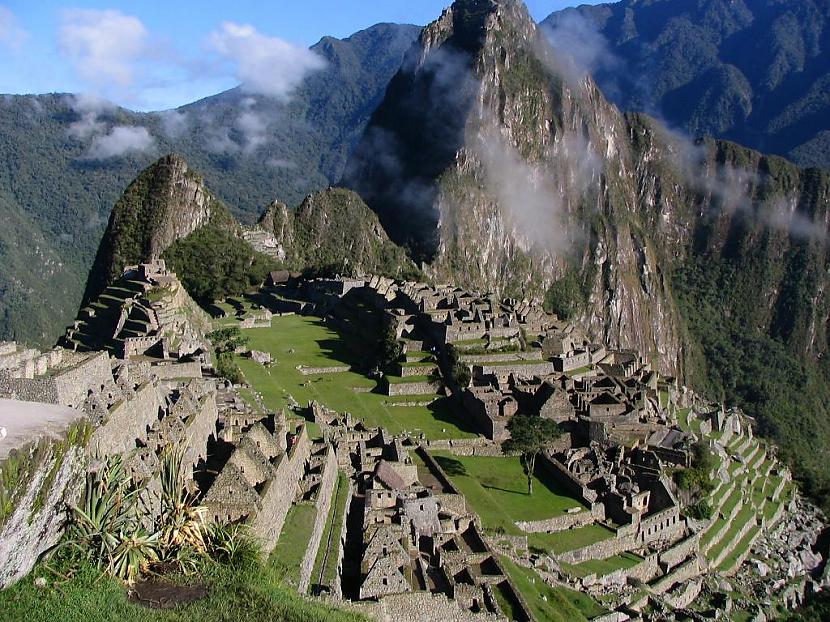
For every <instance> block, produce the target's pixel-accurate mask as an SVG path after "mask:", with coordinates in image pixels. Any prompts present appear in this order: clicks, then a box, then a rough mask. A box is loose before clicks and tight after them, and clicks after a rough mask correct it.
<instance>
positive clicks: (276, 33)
mask: <svg viewBox="0 0 830 622" xmlns="http://www.w3.org/2000/svg"><path fill="white" fill-rule="evenodd" d="M450 2H451V0H381V1H380V2H370V1H367V0H301V1H299V2H298V1H296V0H291V1H286V0H271V1H263V0H256V1H255V0H234V1H232V2H228V1H227V0H224V1H222V2H215V1H212V0H207V1H202V2H199V1H196V0H172V1H171V0H168V1H165V2H160V1H158V0H149V1H148V0H140V1H138V2H136V1H133V2H99V1H89V0H87V1H84V0H79V1H77V2H70V3H67V2H65V1H63V2H58V1H55V0H5V2H4V1H3V0H0V93H45V92H78V93H80V92H84V93H91V94H95V95H97V96H100V97H105V98H107V99H110V100H112V101H115V102H116V103H118V104H120V105H124V106H127V107H129V108H133V109H137V110H159V109H166V108H172V107H175V106H179V105H182V104H185V103H188V102H190V101H194V100H196V99H199V98H201V97H205V96H207V95H212V94H214V93H217V92H219V91H222V90H225V89H227V88H231V87H233V86H236V85H237V84H239V83H240V82H242V83H243V84H244V83H245V82H246V80H249V81H251V85H252V90H253V91H258V92H263V93H265V94H271V95H274V96H281V95H284V93H285V92H287V91H289V90H290V89H291V88H292V87H293V86H294V85H295V84H296V82H297V80H299V79H300V78H301V77H302V76H303V75H305V73H307V72H308V71H313V70H314V69H315V68H316V66H317V65H316V64H315V63H316V61H315V59H313V58H309V57H308V56H307V55H305V56H304V55H303V53H302V49H301V48H304V47H307V46H309V45H312V44H313V43H315V42H316V41H318V40H319V39H320V38H321V37H322V36H324V35H332V36H336V37H346V36H348V35H350V34H352V33H353V32H356V31H358V30H361V29H363V28H366V27H368V26H371V25H373V24H376V23H378V22H399V23H401V22H404V23H414V24H421V25H423V24H426V23H428V22H429V21H431V20H433V19H435V18H436V17H437V16H438V15H439V14H440V12H441V10H442V9H443V8H444V7H445V6H446V5H448V4H449V3H450ZM582 3H585V0H582V2H579V1H578V0H529V1H528V2H527V4H528V7H529V9H530V11H531V13H532V14H533V16H534V17H535V18H536V19H542V18H544V17H546V16H547V15H548V14H550V13H551V12H553V11H555V10H558V9H561V8H563V7H566V6H572V5H575V4H582ZM589 3H592V4H596V3H597V0H589ZM294 46H296V48H297V49H296V50H293V49H292V47H294ZM263 50H264V51H263ZM252 57H253V58H252ZM275 65H277V66H280V67H284V68H286V71H288V74H289V75H287V76H282V77H281V78H280V79H278V80H277V81H276V82H274V81H273V80H272V81H271V82H270V83H269V82H268V81H262V80H258V79H257V77H256V72H257V71H258V70H259V69H261V68H270V67H273V66H275ZM292 71H293V73H292ZM257 82H259V83H258V84H257Z"/></svg>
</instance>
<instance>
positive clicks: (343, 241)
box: [274, 188, 423, 280]
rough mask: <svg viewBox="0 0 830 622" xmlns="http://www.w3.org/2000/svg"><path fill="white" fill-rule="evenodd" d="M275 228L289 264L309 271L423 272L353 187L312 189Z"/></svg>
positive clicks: (406, 275) (409, 275) (410, 275)
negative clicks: (349, 188) (391, 238)
mask: <svg viewBox="0 0 830 622" xmlns="http://www.w3.org/2000/svg"><path fill="white" fill-rule="evenodd" d="M286 228H287V229H288V231H290V233H287V232H286ZM274 229H275V230H274V234H275V235H276V236H278V239H281V240H282V241H283V244H284V246H285V247H286V254H287V257H286V260H285V263H286V265H287V266H288V267H290V268H292V269H295V270H304V271H306V272H307V273H308V274H309V275H314V276H335V275H337V274H340V275H344V276H354V275H355V274H356V273H358V272H362V273H367V274H380V275H383V276H389V277H393V278H401V279H409V280H420V279H421V278H422V277H423V275H422V274H421V273H420V271H419V270H418V269H417V268H416V266H415V264H414V263H412V261H411V260H410V259H409V258H408V257H407V255H406V252H405V251H404V249H403V248H401V247H400V246H397V245H396V244H395V243H394V242H392V241H391V240H390V239H389V237H388V236H387V235H386V233H385V232H384V230H383V227H381V225H380V222H379V221H378V217H377V215H376V214H375V213H374V212H373V211H372V210H371V209H369V207H368V206H367V205H366V204H365V203H364V202H363V200H362V199H361V198H360V196H358V195H357V194H356V193H354V192H352V191H350V190H345V189H343V188H329V189H328V190H324V191H321V192H317V193H315V194H312V195H310V196H309V197H307V198H306V199H305V201H303V202H302V204H301V205H300V206H299V207H298V208H297V211H296V212H294V213H289V214H288V222H278V223H275V227H274Z"/></svg>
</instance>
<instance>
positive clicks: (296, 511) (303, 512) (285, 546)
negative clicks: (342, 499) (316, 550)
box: [268, 503, 317, 587]
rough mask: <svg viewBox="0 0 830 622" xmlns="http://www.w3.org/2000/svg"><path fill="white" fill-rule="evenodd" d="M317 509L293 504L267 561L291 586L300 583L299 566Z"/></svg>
mask: <svg viewBox="0 0 830 622" xmlns="http://www.w3.org/2000/svg"><path fill="white" fill-rule="evenodd" d="M316 517H317V508H315V507H314V506H313V505H311V504H304V503H300V504H294V505H292V506H291V508H290V509H289V510H288V516H286V518H285V525H284V526H283V528H282V533H281V534H280V539H279V541H278V542H277V546H276V547H275V548H274V551H273V552H272V553H271V557H270V559H269V560H268V561H269V563H270V564H271V566H272V567H273V568H275V569H277V570H281V571H282V573H283V575H282V576H283V579H284V580H285V581H286V582H287V583H288V584H289V585H293V586H295V587H296V586H297V585H299V583H300V565H301V563H302V561H303V556H304V555H305V552H306V548H307V547H308V541H309V540H310V539H311V532H312V530H313V529H314V520H315V518H316Z"/></svg>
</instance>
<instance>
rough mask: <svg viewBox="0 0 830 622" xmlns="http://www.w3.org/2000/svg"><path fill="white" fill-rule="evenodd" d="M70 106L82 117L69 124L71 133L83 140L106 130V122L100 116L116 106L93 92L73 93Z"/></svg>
mask: <svg viewBox="0 0 830 622" xmlns="http://www.w3.org/2000/svg"><path fill="white" fill-rule="evenodd" d="M69 106H70V107H71V108H72V110H74V111H75V112H77V113H78V114H79V115H80V119H78V120H77V121H73V122H72V123H70V124H69V130H68V131H69V135H70V136H74V137H75V138H78V139H81V140H85V139H87V138H89V137H90V136H93V135H95V134H102V133H103V132H105V131H106V129H107V128H106V124H105V123H104V122H102V121H100V120H99V119H98V116H99V115H100V114H101V113H103V112H107V111H109V110H113V109H114V108H115V105H114V104H113V103H111V102H109V101H107V100H106V99H104V98H103V97H100V96H98V95H95V94H93V93H82V94H80V95H72V96H71V98H70V101H69Z"/></svg>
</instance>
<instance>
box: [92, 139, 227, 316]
mask: <svg viewBox="0 0 830 622" xmlns="http://www.w3.org/2000/svg"><path fill="white" fill-rule="evenodd" d="M217 215H218V216H220V217H221V220H222V221H223V222H224V223H226V226H227V227H229V228H231V229H235V228H236V227H237V225H236V223H235V222H234V221H233V220H232V218H231V217H230V215H229V214H227V210H226V209H225V208H224V207H223V206H222V205H221V203H219V202H218V201H217V200H216V198H215V197H214V196H213V195H212V194H211V193H210V191H209V190H207V188H206V187H205V185H204V183H203V182H202V178H201V177H200V176H199V175H198V174H196V173H194V172H193V171H191V170H190V169H189V168H188V165H187V162H186V161H185V160H184V159H183V158H181V157H180V156H177V155H168V156H165V157H163V158H161V159H160V160H158V161H157V162H156V163H155V164H153V165H151V166H150V167H148V168H147V169H145V170H144V171H143V172H142V173H141V174H140V175H139V176H138V177H137V178H136V180H135V181H133V182H132V183H131V184H130V185H129V187H128V188H127V190H126V191H125V192H124V194H123V195H122V196H121V198H120V199H119V200H118V202H117V203H116V204H115V207H114V208H113V210H112V214H111V215H110V219H109V224H108V226H107V230H106V232H105V234H104V238H103V239H102V241H101V245H100V246H99V247H98V253H97V255H96V257H95V263H94V264H93V267H92V271H91V272H90V277H89V280H88V281H87V287H86V292H85V294H84V301H85V302H87V301H89V300H90V299H92V298H93V297H95V296H97V295H98V294H100V293H101V292H102V291H103V290H104V288H106V286H108V285H110V284H111V283H112V282H113V280H114V279H115V278H117V277H118V276H120V274H121V272H122V270H123V269H124V267H125V266H127V265H131V264H136V263H139V262H141V261H147V260H150V259H154V258H158V257H160V256H161V254H162V253H163V252H164V251H165V250H167V249H168V248H169V247H170V246H172V245H173V243H174V242H176V241H178V240H181V239H184V238H186V237H187V236H188V235H190V234H191V233H193V232H194V231H196V230H197V229H199V228H200V227H203V226H205V225H206V224H207V223H208V222H210V221H211V218H212V217H214V216H217Z"/></svg>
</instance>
